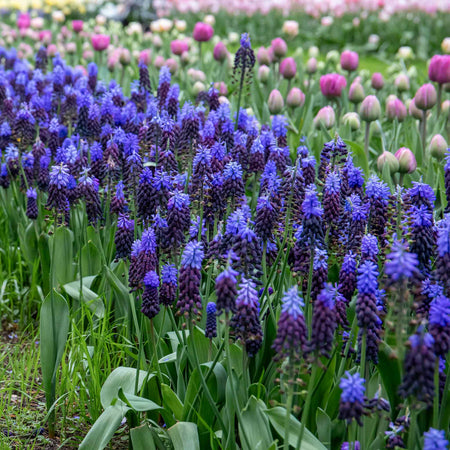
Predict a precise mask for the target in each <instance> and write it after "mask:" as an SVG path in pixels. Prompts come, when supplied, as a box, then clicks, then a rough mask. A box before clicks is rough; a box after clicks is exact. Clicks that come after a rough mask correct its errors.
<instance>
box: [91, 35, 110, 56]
mask: <svg viewBox="0 0 450 450" xmlns="http://www.w3.org/2000/svg"><path fill="white" fill-rule="evenodd" d="M110 41H111V38H110V37H109V36H108V35H106V34H93V35H92V37H91V42H92V47H93V48H94V50H95V51H97V52H102V51H103V50H106V49H107V48H108V46H109V43H110Z"/></svg>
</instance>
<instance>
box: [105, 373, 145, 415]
mask: <svg viewBox="0 0 450 450" xmlns="http://www.w3.org/2000/svg"><path fill="white" fill-rule="evenodd" d="M136 372H137V371H136V369H134V368H132V367H118V368H117V369H115V370H114V371H113V372H111V374H110V375H109V377H108V378H107V379H106V381H105V383H104V384H103V386H102V390H101V391H100V401H101V402H102V406H103V408H107V407H108V406H109V405H111V403H113V401H114V400H117V399H118V398H119V390H120V389H122V391H123V392H124V393H125V395H128V394H133V395H134V386H135V380H136ZM147 375H148V374H147V372H145V371H143V370H140V371H139V381H138V389H139V390H140V389H141V387H142V383H143V382H144V380H145V378H146V377H147Z"/></svg>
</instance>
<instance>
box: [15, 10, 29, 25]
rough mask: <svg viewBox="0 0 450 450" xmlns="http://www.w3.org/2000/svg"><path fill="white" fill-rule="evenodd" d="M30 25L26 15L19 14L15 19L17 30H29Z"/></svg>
mask: <svg viewBox="0 0 450 450" xmlns="http://www.w3.org/2000/svg"><path fill="white" fill-rule="evenodd" d="M30 24H31V18H30V15H29V14H27V13H21V14H19V17H18V18H17V23H16V25H17V28H19V29H22V28H24V29H25V28H29V27H30Z"/></svg>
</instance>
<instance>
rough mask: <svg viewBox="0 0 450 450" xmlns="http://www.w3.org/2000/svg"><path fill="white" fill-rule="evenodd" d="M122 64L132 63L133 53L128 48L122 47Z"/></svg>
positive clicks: (120, 56)
mask: <svg viewBox="0 0 450 450" xmlns="http://www.w3.org/2000/svg"><path fill="white" fill-rule="evenodd" d="M119 61H120V64H122V65H124V66H128V64H130V63H131V53H130V50H128V49H127V48H121V49H120V53H119Z"/></svg>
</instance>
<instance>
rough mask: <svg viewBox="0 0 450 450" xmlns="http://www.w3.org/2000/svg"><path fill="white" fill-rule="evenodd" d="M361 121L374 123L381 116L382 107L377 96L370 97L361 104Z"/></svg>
mask: <svg viewBox="0 0 450 450" xmlns="http://www.w3.org/2000/svg"><path fill="white" fill-rule="evenodd" d="M359 115H360V116H361V119H362V120H364V121H365V122H373V121H374V120H378V119H379V118H380V116H381V106H380V102H379V101H378V99H377V98H376V97H375V95H368V96H367V97H366V98H365V99H364V100H363V101H362V103H361V108H360V110H359Z"/></svg>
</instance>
